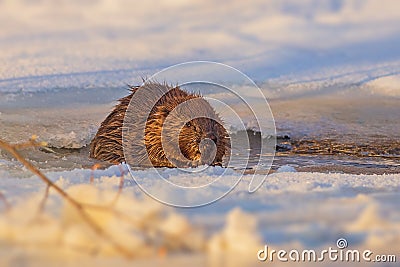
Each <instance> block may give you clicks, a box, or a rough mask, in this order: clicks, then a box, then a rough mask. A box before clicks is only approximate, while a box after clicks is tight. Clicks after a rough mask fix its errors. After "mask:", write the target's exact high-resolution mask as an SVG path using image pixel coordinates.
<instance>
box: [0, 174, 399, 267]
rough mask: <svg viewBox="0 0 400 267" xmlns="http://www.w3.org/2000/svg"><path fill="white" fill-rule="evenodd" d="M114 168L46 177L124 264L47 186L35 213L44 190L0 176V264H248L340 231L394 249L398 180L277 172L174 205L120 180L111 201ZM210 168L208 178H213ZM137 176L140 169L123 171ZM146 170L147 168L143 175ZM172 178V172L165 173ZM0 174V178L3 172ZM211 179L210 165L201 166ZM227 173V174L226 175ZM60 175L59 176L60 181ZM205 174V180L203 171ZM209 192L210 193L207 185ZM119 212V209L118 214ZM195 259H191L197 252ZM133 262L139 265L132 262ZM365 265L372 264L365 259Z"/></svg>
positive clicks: (317, 243) (321, 242) (353, 242)
mask: <svg viewBox="0 0 400 267" xmlns="http://www.w3.org/2000/svg"><path fill="white" fill-rule="evenodd" d="M116 169H118V168H116V167H112V168H110V169H108V170H104V171H101V170H97V171H96V172H95V173H94V174H95V177H97V178H96V179H95V183H94V184H93V185H91V184H88V180H89V177H90V175H91V173H90V171H87V170H74V171H63V172H53V173H48V176H49V177H51V179H53V180H55V181H56V184H57V185H59V186H60V187H62V188H63V189H65V190H66V192H67V193H68V194H70V195H71V196H72V197H73V198H74V199H76V200H77V201H79V202H81V203H84V204H87V205H95V206H103V207H112V209H113V210H114V212H113V211H111V209H108V208H106V209H98V208H94V207H91V206H87V208H86V209H85V210H86V211H87V214H88V215H89V216H90V217H91V218H92V219H93V221H95V223H96V224H97V225H99V226H100V227H101V228H102V229H103V230H104V232H105V233H106V235H109V236H110V237H111V238H112V239H113V240H114V241H115V242H116V243H118V244H120V245H121V246H123V247H124V248H125V249H127V250H128V251H129V252H130V253H132V254H133V256H134V258H133V259H130V260H127V259H125V258H124V257H123V256H122V254H121V253H120V252H119V251H118V250H117V249H116V248H115V247H114V246H113V245H112V243H110V242H109V241H108V240H107V239H106V238H104V237H101V236H99V235H98V234H96V232H95V231H93V229H91V228H90V227H88V225H87V223H86V222H85V221H84V220H83V219H82V216H80V215H79V214H78V213H77V210H76V209H75V208H74V207H73V206H71V205H70V204H68V203H67V202H66V201H65V200H63V199H61V198H60V197H59V196H58V195H57V194H56V193H55V192H54V191H53V190H51V192H50V196H49V199H48V202H47V205H46V208H45V209H44V211H43V212H42V213H39V212H38V208H39V206H40V201H41V200H42V198H43V191H44V186H43V185H42V183H41V182H40V181H39V180H38V179H37V178H36V177H32V178H25V179H15V178H6V177H2V179H1V180H0V184H1V188H2V189H1V192H2V193H3V194H4V195H5V196H6V198H7V199H8V200H9V201H10V202H11V204H12V208H11V209H10V210H8V211H6V210H5V208H4V206H1V207H2V211H1V214H0V247H1V253H0V255H2V257H0V258H1V260H0V263H1V265H2V266H11V265H13V263H15V261H16V260H17V259H21V258H22V259H23V260H24V261H26V262H28V263H29V265H30V266H35V264H36V265H39V263H40V264H44V265H45V266H46V264H47V265H51V264H52V263H56V262H57V263H58V262H60V261H64V262H69V263H71V264H73V263H74V262H76V261H78V260H79V261H83V262H84V263H87V264H94V263H95V262H98V261H100V262H103V263H104V262H108V263H110V262H111V263H116V262H119V261H121V259H124V260H123V263H121V266H125V265H126V266H128V265H129V266H130V265H131V264H133V265H134V264H139V263H143V261H144V259H146V260H145V261H144V262H147V264H150V265H149V266H151V265H152V264H157V261H158V260H161V259H164V260H165V261H166V262H168V263H170V262H175V263H176V266H185V264H186V263H187V261H186V262H185V261H181V262H180V263H179V260H178V259H179V258H180V257H184V258H187V259H197V260H194V263H193V266H204V258H209V259H210V261H211V262H214V261H216V262H218V259H219V260H221V258H222V259H223V260H226V261H229V262H231V263H232V264H236V266H249V265H250V264H252V262H253V263H254V262H256V260H257V258H256V253H257V251H258V250H260V249H262V248H263V246H264V245H268V246H270V247H271V248H276V249H294V248H297V249H304V248H314V249H321V250H322V249H324V248H327V246H332V245H333V244H335V242H336V240H337V239H338V238H340V237H344V238H346V239H347V241H348V242H349V247H351V248H354V249H356V248H358V249H371V250H373V251H374V253H395V254H396V253H397V254H398V253H400V247H399V244H400V242H399V239H398V237H399V236H400V213H399V211H398V209H397V208H396V207H397V206H396V205H397V203H398V201H399V200H400V194H399V192H400V176H399V175H398V174H397V175H346V174H320V173H297V172H295V173H293V172H281V173H275V174H273V175H270V176H268V178H267V181H266V183H265V184H264V186H263V187H262V188H260V190H258V191H257V192H256V193H254V194H248V193H247V188H248V183H249V182H250V181H249V176H244V177H243V180H242V181H241V183H239V184H238V186H237V187H236V188H235V190H234V191H233V192H231V193H230V194H229V195H228V196H227V197H225V198H223V199H221V200H220V201H218V202H216V203H214V204H212V205H208V206H205V207H202V208H197V209H174V208H172V207H169V206H165V205H162V204H160V203H159V202H157V201H154V200H153V199H151V198H149V197H148V196H146V195H144V194H143V193H142V192H141V191H140V189H139V188H138V187H137V186H136V185H135V184H132V183H131V182H129V180H126V187H125V188H124V191H123V193H122V194H121V195H120V196H119V198H118V200H117V201H116V202H115V203H114V204H113V205H112V206H111V205H110V204H111V203H113V201H114V200H115V197H116V191H117V188H118V184H119V181H120V179H119V177H117V176H114V175H112V173H113V172H116ZM218 173H219V170H218V168H215V174H218ZM133 174H134V175H140V176H143V177H144V176H146V171H137V172H133ZM148 174H149V175H150V173H148ZM165 174H166V175H165V177H167V178H168V179H176V178H177V177H178V176H179V175H178V174H179V171H178V170H165ZM2 175H5V176H7V174H6V173H3V174H2ZM208 175H210V177H211V178H212V177H213V174H212V171H209V174H208ZM229 175H231V176H232V178H234V177H235V175H236V176H237V175H239V174H235V173H230V174H229ZM60 176H61V177H60ZM204 177H206V176H204ZM215 190H220V189H218V188H215ZM122 214H123V215H122ZM198 257H200V258H203V260H199V258H198ZM139 265H140V264H139ZM372 266H373V265H372Z"/></svg>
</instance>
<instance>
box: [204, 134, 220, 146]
mask: <svg viewBox="0 0 400 267" xmlns="http://www.w3.org/2000/svg"><path fill="white" fill-rule="evenodd" d="M206 138H209V139H211V140H212V141H213V142H214V144H216V143H217V141H218V137H217V135H216V134H215V133H207V136H206Z"/></svg>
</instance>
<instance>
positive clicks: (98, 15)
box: [0, 0, 400, 266]
mask: <svg viewBox="0 0 400 267" xmlns="http://www.w3.org/2000/svg"><path fill="white" fill-rule="evenodd" d="M0 10H1V12H0V24H1V25H2V26H1V30H0V63H1V64H0V129H1V131H0V138H2V139H5V140H7V141H9V142H23V141H26V140H27V139H28V138H30V137H31V136H32V135H33V134H36V135H39V137H40V140H43V141H47V142H48V143H49V144H50V145H51V146H53V147H56V148H82V147H85V146H86V145H87V144H88V143H89V142H90V140H91V138H92V136H93V134H94V133H95V132H96V129H97V127H98V125H99V123H100V122H101V121H102V120H103V119H104V117H105V116H106V115H107V114H108V113H109V111H110V109H111V108H112V106H113V105H114V104H115V101H114V100H116V99H118V98H119V97H122V96H124V95H126V90H124V89H123V88H126V84H138V83H140V82H141V77H146V76H150V75H152V74H154V73H155V72H156V71H159V70H161V69H163V68H164V67H169V66H171V65H173V64H176V63H181V62H184V61H193V60H210V61H217V62H221V63H224V64H229V65H231V66H233V67H235V68H237V69H238V70H240V71H243V72H244V73H245V74H247V75H248V76H249V77H250V78H252V79H254V80H256V82H257V84H258V85H259V86H260V88H261V90H262V93H263V94H264V95H265V96H266V97H267V98H268V100H272V103H271V108H272V111H273V112H274V116H275V118H276V119H277V121H279V122H281V124H280V126H281V128H282V129H283V130H284V131H285V130H287V129H290V130H291V129H295V131H294V132H290V133H293V134H298V135H299V136H302V135H303V134H304V133H306V134H309V133H310V131H312V132H313V133H314V134H316V135H320V136H322V135H323V134H325V133H326V129H334V131H335V133H336V131H337V132H340V133H341V134H342V135H345V134H346V133H349V134H348V136H350V137H351V138H353V136H354V135H356V136H363V135H368V136H372V135H374V134H375V135H382V136H391V137H394V138H396V136H398V134H399V132H400V131H399V128H398V127H399V126H398V120H399V118H398V111H399V105H398V100H399V97H400V82H399V81H400V78H399V73H400V50H399V46H400V28H399V27H398V25H400V6H399V2H398V1H396V0H387V1H384V3H383V2H382V1H379V0H364V1H358V0H345V1H340V0H327V1H318V0H303V1H298V0H283V1H264V0H257V1H252V2H251V4H250V3H248V2H246V1H230V2H229V4H228V3H227V4H223V5H221V3H220V2H219V1H211V0H208V1H198V2H194V1H192V2H188V1H180V0H173V1H168V0H165V1H158V2H157V3H154V2H152V1H142V2H140V3H139V2H137V1H128V0H118V1H114V0H86V1H78V0H72V1H71V0H70V1H64V0H59V1H51V0H41V1H31V0H15V1H14V0H3V1H0ZM233 86H235V85H233ZM238 86H240V85H238ZM238 90H239V92H241V93H246V94H247V95H248V96H249V99H251V97H253V98H257V96H258V94H255V93H254V91H251V90H249V89H248V87H246V86H244V87H241V88H238ZM214 93H215V95H214V96H217V95H218V96H219V98H221V99H224V100H225V101H226V102H227V103H233V102H234V100H232V99H231V96H230V95H224V94H221V93H216V92H214ZM210 96H211V97H212V96H213V95H212V94H211V95H210ZM355 99H356V100H357V101H354V100H355ZM256 100H257V99H255V101H254V102H252V101H250V104H251V105H252V108H254V109H257V110H262V106H258V103H259V102H257V101H256ZM229 101H231V102H229ZM224 115H226V114H224ZM224 119H226V120H227V121H229V120H230V119H231V118H230V117H228V118H224ZM305 119H306V121H307V123H304V121H305ZM244 123H245V125H246V126H249V127H251V126H252V125H253V123H254V122H253V121H245V122H244ZM293 125H294V126H293ZM350 133H351V134H354V135H350ZM331 134H332V132H328V135H330V136H331ZM40 153H42V152H38V153H37V154H36V153H35V151H34V152H32V153H31V154H28V156H29V158H33V161H34V163H37V164H39V163H40V166H41V167H43V166H44V165H46V166H45V168H44V170H43V171H44V172H45V173H46V175H47V176H48V177H50V179H52V181H55V182H56V184H57V185H59V186H60V187H61V188H63V189H64V190H65V191H66V192H67V193H68V194H70V195H71V196H73V197H74V198H75V199H76V200H77V201H79V202H82V203H89V204H95V205H108V204H109V203H110V202H111V201H113V200H114V199H115V196H116V194H117V188H118V185H119V181H120V178H119V175H120V172H121V170H120V168H118V167H115V166H114V167H110V168H108V169H105V170H95V171H91V170H90V169H81V168H82V165H84V164H83V163H81V162H79V164H76V162H72V161H71V162H70V160H71V159H70V158H65V157H63V158H57V157H55V156H53V155H52V154H43V153H42V154H40ZM35 157H36V158H35ZM78 160H80V159H78ZM88 164H89V165H90V163H88ZM49 166H50V167H49ZM160 172H161V175H162V177H164V178H165V179H166V180H168V181H170V182H176V183H180V184H181V185H185V186H199V185H202V184H206V183H209V182H213V181H217V183H215V186H212V187H209V188H208V189H207V190H203V191H199V193H197V194H196V195H193V194H190V193H184V192H183V193H182V194H177V192H176V191H170V192H168V191H167V190H165V188H164V187H163V186H162V184H161V183H159V184H158V181H157V180H156V181H155V183H154V184H152V182H154V179H155V177H154V172H150V171H148V170H134V171H133V172H132V174H133V176H134V177H135V178H136V179H139V180H140V181H143V182H144V183H147V185H150V186H153V188H155V189H159V190H158V191H155V192H156V193H157V194H165V195H164V197H170V198H171V199H173V200H176V201H181V202H182V203H183V202H188V201H189V202H190V201H192V202H196V201H197V202H198V201H202V200H204V199H209V198H212V197H213V196H215V195H220V194H221V193H223V192H225V191H227V190H228V189H230V188H231V187H232V186H233V185H235V181H239V182H238V184H237V185H236V186H235V188H234V190H233V191H232V192H230V193H229V194H227V195H226V196H225V197H223V198H222V199H220V200H218V201H217V202H214V203H212V204H209V205H206V206H203V207H199V208H195V209H179V208H173V207H170V206H167V205H164V204H161V203H159V202H158V201H156V200H154V199H152V198H150V197H149V196H147V195H146V194H145V193H143V191H142V190H141V189H140V188H139V186H138V185H137V184H136V183H135V181H134V179H132V177H131V178H130V179H128V177H126V183H125V185H126V186H125V188H124V190H123V193H122V194H121V195H120V197H119V198H118V200H117V201H116V202H115V204H114V206H113V207H114V208H115V210H117V211H118V212H121V213H123V214H125V215H126V217H124V219H121V217H120V216H119V215H117V214H115V213H113V212H110V211H109V210H108V211H105V212H103V211H102V210H98V209H95V208H88V212H89V214H90V216H92V219H93V220H94V222H95V223H97V224H99V225H100V226H101V227H102V229H104V231H105V232H106V233H108V234H109V235H110V236H112V238H113V239H115V241H116V242H117V243H118V244H121V245H123V246H124V247H125V248H127V249H128V250H129V252H130V253H132V255H133V258H131V259H128V258H125V257H123V256H122V255H121V253H119V252H118V251H117V250H116V249H115V248H114V247H113V246H112V245H111V244H110V242H109V241H107V240H106V239H104V238H101V237H99V236H98V235H97V234H96V233H95V232H94V231H93V230H91V229H90V228H89V227H88V226H87V224H85V222H84V221H83V220H82V217H81V216H79V215H78V214H77V211H76V210H75V209H74V208H73V207H72V206H71V205H70V204H68V203H66V201H65V200H64V199H61V198H60V197H59V195H57V194H56V193H55V192H54V191H53V190H51V191H50V195H49V198H48V201H47V204H46V207H45V209H44V210H43V212H41V213H39V212H38V209H39V206H40V202H41V201H42V199H43V195H44V190H45V187H44V184H43V183H42V182H40V181H39V179H38V178H37V177H34V176H32V174H31V173H29V172H28V171H27V170H26V169H24V168H21V165H20V164H19V163H17V162H16V161H13V160H11V159H10V157H9V156H8V155H7V154H5V153H3V152H1V153H0V193H1V194H2V195H4V196H5V198H6V199H7V201H8V202H9V203H10V204H11V209H10V210H7V209H6V205H4V203H3V202H0V265H1V266H54V265H62V264H61V262H63V264H64V265H69V266H71V265H73V266H74V265H77V264H78V263H79V264H80V265H91V266H93V265H96V266H110V265H120V266H155V265H163V266H164V265H171V266H205V265H209V266H221V265H224V264H225V265H226V266H251V265H257V255H256V254H257V251H258V250H260V249H262V248H263V247H264V245H268V246H269V247H271V248H273V249H277V250H279V249H287V250H290V249H295V248H298V249H307V248H314V249H321V250H322V249H326V248H327V247H329V246H333V247H335V244H336V240H337V239H339V238H346V240H347V241H348V242H349V248H351V249H356V248H358V249H370V250H372V251H373V252H374V253H375V254H377V253H382V254H395V255H397V260H399V257H400V254H399V253H400V245H399V244H400V212H399V208H398V203H399V201H400V175H399V174H392V175H363V174H360V175H349V174H339V173H329V174H322V173H301V172H296V170H295V168H293V167H292V166H289V165H286V166H282V167H281V168H280V169H279V170H278V172H276V173H274V174H272V175H269V176H268V177H267V179H266V181H265V182H264V184H263V185H262V186H261V188H260V189H259V190H257V191H256V192H255V193H253V194H249V193H248V188H249V184H250V181H251V178H252V176H250V175H243V177H242V174H241V173H240V172H236V171H234V170H231V169H228V170H227V172H226V173H225V174H224V179H225V180H218V177H219V176H220V175H221V174H222V173H223V172H224V170H223V169H222V168H207V169H206V170H205V171H204V172H202V173H201V174H198V175H197V176H196V175H195V176H193V175H189V174H187V173H182V172H180V171H178V170H170V169H167V170H166V169H162V170H160ZM91 175H93V176H94V177H95V182H94V184H90V183H89V180H90V177H91ZM263 177H264V176H256V177H255V178H256V179H258V180H262V179H263ZM157 185H158V187H156V186H157ZM178 193H179V192H178ZM161 196H162V195H161ZM268 264H270V265H271V266H280V264H279V263H276V262H275V263H268ZM296 264H297V265H298V266H309V263H296ZM337 264H338V266H342V263H337ZM324 265H326V266H336V265H335V264H334V263H329V262H326V263H324ZM355 265H356V264H353V265H352V266H355ZM358 265H359V266H363V264H362V263H359V264H358ZM370 265H371V266H395V265H396V264H392V265H379V264H378V263H376V264H374V263H370Z"/></svg>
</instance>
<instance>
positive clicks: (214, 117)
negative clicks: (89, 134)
mask: <svg viewBox="0 0 400 267" xmlns="http://www.w3.org/2000/svg"><path fill="white" fill-rule="evenodd" d="M130 89H131V94H130V95H128V96H126V97H123V98H121V99H120V100H119V104H118V105H117V106H115V108H114V109H113V111H112V112H111V113H110V114H109V115H108V116H107V118H106V119H105V120H104V121H103V122H102V123H101V126H100V128H99V130H98V132H97V134H96V136H95V137H94V138H93V140H92V142H91V144H90V157H92V158H95V159H98V160H102V161H108V162H110V163H114V164H117V163H122V162H126V161H128V162H127V163H129V164H130V165H134V166H143V167H149V166H154V167H181V166H177V162H181V159H182V158H180V156H179V155H183V156H184V158H185V160H184V163H182V164H183V165H184V166H185V167H196V166H198V165H202V164H209V165H222V160H223V157H224V156H225V155H226V154H227V152H228V150H229V148H230V143H229V136H228V133H227V131H226V129H225V128H224V127H223V125H222V121H221V119H220V118H219V116H218V114H217V113H216V112H215V110H214V109H213V108H212V107H211V105H210V104H209V103H208V102H207V101H206V100H205V99H204V98H202V97H201V96H200V95H197V94H191V93H188V92H186V91H184V90H182V89H180V88H179V87H178V86H177V87H170V86H168V85H166V84H159V83H146V84H145V85H143V86H140V87H131V88H130ZM138 90H148V91H145V92H143V91H141V93H144V94H143V95H144V97H145V98H146V93H147V95H148V96H149V97H151V95H152V91H155V92H156V91H157V92H165V93H162V97H160V98H159V100H158V101H157V102H156V104H155V105H154V106H153V108H152V109H151V111H150V113H149V114H144V115H141V114H140V112H135V113H134V114H131V113H129V109H128V106H129V105H135V104H138V105H140V104H142V105H145V104H143V103H145V102H146V99H140V101H138V102H140V103H130V102H131V100H132V97H133V96H134V95H135V93H136V92H138ZM140 95H142V94H140ZM142 98H143V97H142ZM133 100H134V101H135V100H136V101H137V99H136V98H134V99H133ZM191 100H195V101H191ZM186 101H188V102H186ZM185 102H186V103H188V104H185V105H184V106H183V107H182V105H181V106H178V105H180V104H182V103H185ZM127 109H128V114H129V115H127V116H128V117H127V118H129V119H130V120H133V122H132V123H133V124H134V123H135V122H137V123H142V122H143V124H145V127H144V138H143V133H142V134H140V133H137V132H136V133H135V132H132V131H131V132H129V131H128V133H127V134H126V133H125V132H124V144H123V141H122V132H123V130H122V129H123V126H124V127H125V128H126V127H127V126H126V125H129V123H127V122H126V121H125V125H124V118H125V113H126V111H127ZM197 114H200V116H199V115H198V116H196V115H197ZM146 115H148V116H146ZM169 115H170V116H172V119H171V120H169V119H168V122H169V123H165V124H164V122H165V120H166V118H167V117H168V116H169ZM146 117H147V118H146ZM186 118H194V119H186ZM128 121H129V120H128ZM141 121H142V122H141ZM171 122H172V123H171ZM162 133H163V136H164V139H163V140H164V144H162V138H161V135H162ZM177 133H179V134H178V135H177ZM174 135H175V136H178V137H179V140H178V141H177V142H176V143H177V144H179V150H177V149H178V148H177V147H171V148H170V149H169V148H168V145H165V143H168V142H165V140H168V138H169V137H170V136H174ZM140 136H141V137H142V138H140ZM206 138H207V140H208V141H210V140H212V142H214V143H215V146H214V147H215V148H216V150H214V151H215V154H213V159H211V160H210V159H208V160H205V159H204V158H205V156H204V155H206V154H207V147H210V146H207V145H206V146H202V147H201V146H200V144H203V143H202V140H204V139H206ZM139 139H142V140H139ZM143 139H144V140H143ZM125 140H128V141H125ZM141 142H142V143H143V142H144V145H142V146H138V145H137V144H141ZM163 145H164V147H163ZM123 147H124V148H125V155H126V156H127V157H128V160H126V159H125V156H124V150H123ZM166 149H168V152H167V153H166V152H165V151H166ZM127 153H128V154H127ZM166 154H167V156H166ZM178 154H179V155H178ZM214 155H215V156H214ZM147 157H148V159H149V160H147V161H146V160H144V158H147ZM171 161H172V162H171ZM149 163H150V164H149ZM178 165H179V164H178Z"/></svg>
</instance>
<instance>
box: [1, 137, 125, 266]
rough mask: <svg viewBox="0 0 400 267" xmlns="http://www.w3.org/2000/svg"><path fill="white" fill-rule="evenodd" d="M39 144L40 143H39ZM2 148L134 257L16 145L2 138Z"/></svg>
mask: <svg viewBox="0 0 400 267" xmlns="http://www.w3.org/2000/svg"><path fill="white" fill-rule="evenodd" d="M35 139H36V138H32V139H31V140H30V142H33V144H34V145H35V146H36V145H37V143H36V141H35ZM37 146H39V145H37ZM0 148H2V149H4V150H6V151H8V152H9V153H10V154H11V155H12V156H14V157H15V158H16V159H17V160H18V161H19V162H21V163H22V164H23V165H24V166H25V167H26V168H27V169H28V170H30V171H31V172H32V173H34V174H36V175H37V176H38V177H39V178H40V179H41V180H42V181H43V182H44V183H46V185H47V186H49V187H51V188H53V189H54V190H55V191H56V192H57V193H58V194H60V195H61V197H62V198H64V199H65V200H66V201H68V202H69V203H70V204H71V205H72V206H73V207H75V208H76V210H77V211H78V213H79V214H80V215H81V216H82V218H83V220H84V221H86V223H87V224H88V225H89V226H91V227H92V229H93V230H94V231H95V233H96V234H98V235H99V236H102V237H103V238H105V239H106V240H108V241H109V242H110V243H111V244H112V245H113V246H114V247H115V248H116V249H117V250H119V251H120V252H121V253H122V254H124V255H125V256H126V257H129V258H131V257H133V253H132V251H130V250H129V249H127V248H125V247H124V246H122V245H120V244H118V242H116V241H115V240H114V239H113V238H112V237H111V236H110V235H109V234H108V233H107V232H105V231H104V230H103V229H102V228H101V227H100V226H99V225H97V224H96V222H95V221H94V220H93V219H92V218H91V217H90V216H89V215H88V213H87V212H86V210H85V208H84V205H82V204H81V203H79V202H77V201H76V200H75V199H73V198H72V197H70V196H69V195H68V194H67V193H66V192H65V191H63V190H62V189H61V188H60V187H59V186H57V185H56V184H55V183H53V182H52V181H51V180H50V179H49V178H47V177H46V176H45V175H44V174H43V173H42V172H41V171H39V170H38V169H37V168H36V167H35V166H34V165H32V164H31V163H30V162H29V161H27V160H26V159H25V158H24V157H23V156H22V155H21V154H20V153H19V152H18V151H17V150H16V148H15V145H10V144H8V143H7V142H5V141H3V140H1V139H0Z"/></svg>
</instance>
